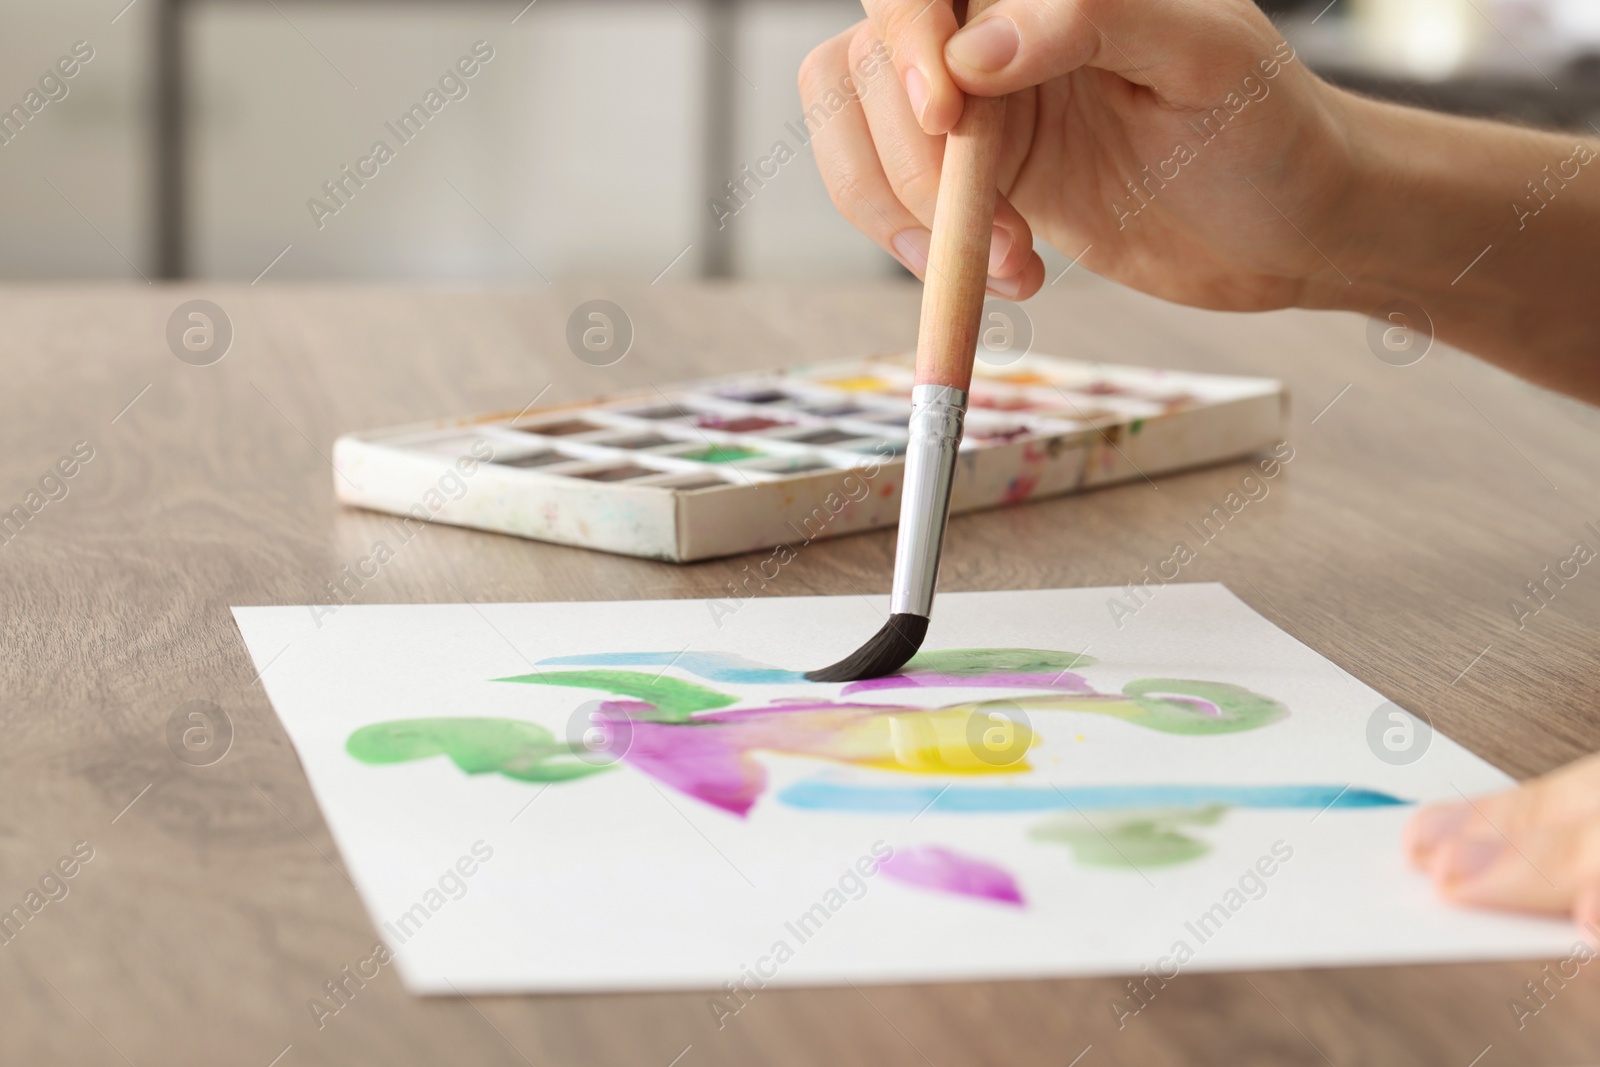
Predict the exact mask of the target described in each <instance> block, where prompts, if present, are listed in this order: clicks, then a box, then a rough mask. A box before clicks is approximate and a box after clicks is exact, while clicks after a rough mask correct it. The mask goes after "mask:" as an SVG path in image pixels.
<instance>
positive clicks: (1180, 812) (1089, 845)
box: [1028, 804, 1228, 869]
mask: <svg viewBox="0 0 1600 1067" xmlns="http://www.w3.org/2000/svg"><path fill="white" fill-rule="evenodd" d="M1227 810H1228V806H1227V805H1226V804H1207V805H1204V806H1203V807H1198V808H1153V809H1149V810H1144V811H1119V812H1104V813H1096V815H1095V817H1094V818H1093V819H1092V820H1091V819H1090V818H1089V817H1088V816H1087V815H1061V816H1057V817H1055V818H1051V819H1046V820H1045V821H1043V822H1041V823H1038V824H1036V825H1035V826H1033V827H1032V828H1031V829H1030V830H1029V831H1028V837H1029V838H1031V839H1032V840H1034V841H1041V842H1045V843H1048V844H1060V845H1066V846H1067V847H1068V848H1070V849H1071V850H1072V857H1073V859H1075V860H1076V861H1077V862H1079V863H1081V864H1084V865H1085V866H1089V867H1124V868H1128V869H1134V868H1143V867H1169V866H1172V865H1174V864H1178V863H1188V862H1189V861H1190V860H1194V859H1198V858H1199V857H1201V856H1203V855H1205V854H1206V853H1207V852H1210V851H1211V846H1210V845H1209V844H1208V843H1206V842H1205V841H1202V840H1200V839H1199V838H1197V837H1190V836H1189V835H1188V834H1186V833H1184V832H1183V830H1182V829H1180V827H1185V826H1214V825H1216V823H1217V822H1218V820H1220V819H1221V818H1222V816H1223V814H1224V813H1225V812H1227Z"/></svg>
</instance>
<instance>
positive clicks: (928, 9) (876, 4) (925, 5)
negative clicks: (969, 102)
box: [862, 0, 964, 134]
mask: <svg viewBox="0 0 1600 1067" xmlns="http://www.w3.org/2000/svg"><path fill="white" fill-rule="evenodd" d="M862 6H863V7H864V8H866V11H867V18H868V19H869V20H870V21H871V23H872V27H873V29H874V30H875V31H876V33H877V37H878V40H880V41H882V42H883V43H884V45H885V46H886V48H887V50H888V52H889V54H890V55H891V56H892V57H893V59H894V68H895V72H896V74H897V76H898V77H899V79H900V84H901V85H902V86H903V91H904V92H905V95H906V98H907V101H908V103H909V106H910V109H911V111H912V113H913V114H914V115H916V116H917V117H918V120H919V122H920V124H921V126H922V129H923V130H924V131H926V132H927V133H932V134H940V133H949V132H950V128H951V127H952V126H954V125H955V124H956V120H957V119H959V118H960V117H961V105H962V103H963V100H964V98H963V96H962V93H961V90H959V89H957V88H956V86H955V83H954V82H953V81H951V80H950V73H949V71H947V70H946V69H945V63H944V46H945V42H946V41H948V40H950V36H951V34H953V33H955V32H956V16H955V12H954V11H952V10H951V6H950V0H863V3H862Z"/></svg>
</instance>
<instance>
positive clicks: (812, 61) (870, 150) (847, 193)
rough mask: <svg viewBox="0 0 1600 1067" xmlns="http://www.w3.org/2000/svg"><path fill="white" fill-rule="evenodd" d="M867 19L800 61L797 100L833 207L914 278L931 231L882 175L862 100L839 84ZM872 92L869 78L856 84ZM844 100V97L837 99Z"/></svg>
mask: <svg viewBox="0 0 1600 1067" xmlns="http://www.w3.org/2000/svg"><path fill="white" fill-rule="evenodd" d="M862 28H866V29H867V30H868V31H869V32H870V27H869V26H868V25H867V24H866V23H862V24H860V26H857V27H853V28H852V29H849V30H846V31H845V32H844V33H842V34H840V35H839V36H837V37H834V38H832V39H830V40H828V41H824V42H823V43H822V44H821V45H818V46H817V48H816V49H815V50H814V51H813V52H812V53H811V54H810V55H809V56H807V57H806V59H805V62H804V63H802V64H801V65H800V102H801V104H802V106H804V108H805V110H806V124H807V126H808V128H810V129H811V130H812V135H811V147H812V151H813V153H814V154H815V155H816V158H817V169H818V170H819V171H821V172H822V181H823V184H824V185H826V186H827V187H828V196H829V197H831V198H832V200H833V203H834V206H835V207H837V208H838V209H839V213H840V214H842V215H843V216H844V217H845V219H847V220H848V221H849V222H850V224H851V225H853V226H854V227H855V228H856V229H858V230H860V231H861V232H862V233H864V234H866V235H867V236H868V237H870V238H871V239H872V240H873V241H876V242H877V243H878V244H879V245H880V246H882V247H883V248H884V250H886V251H887V252H888V253H889V254H890V255H892V256H894V257H895V258H896V259H898V260H899V261H900V262H901V264H902V265H903V266H904V267H905V268H906V269H907V270H909V271H911V272H912V273H913V274H916V275H917V276H918V277H921V276H922V272H923V271H924V270H926V269H927V265H928V246H929V242H930V241H931V240H932V237H933V235H932V233H931V231H930V230H929V229H928V227H927V225H925V224H924V223H923V222H922V220H920V219H918V218H917V216H916V215H914V214H912V213H911V212H910V211H909V210H907V208H906V206H905V205H904V204H902V203H901V202H900V198H899V197H897V196H896V195H895V193H894V189H893V188H892V187H891V186H890V184H889V179H888V177H887V176H885V174H884V170H883V165H882V163H881V162H879V159H878V149H877V146H876V145H875V144H874V143H873V140H872V132H871V130H870V129H869V128H868V126H867V118H866V115H865V113H864V112H863V110H862V107H861V102H860V100H859V99H858V98H857V97H855V96H844V95H843V94H842V91H841V89H840V85H841V84H842V82H843V79H844V78H845V77H846V76H847V75H848V73H849V69H850V49H851V41H852V39H853V38H854V37H855V36H856V35H857V33H858V31H859V30H860V29H862ZM863 87H865V91H866V92H867V94H868V95H871V88H870V79H864V80H863V81H862V82H859V83H857V89H858V91H859V90H861V89H863ZM841 101H842V102H841Z"/></svg>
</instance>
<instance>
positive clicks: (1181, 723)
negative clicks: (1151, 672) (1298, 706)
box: [1122, 678, 1289, 734]
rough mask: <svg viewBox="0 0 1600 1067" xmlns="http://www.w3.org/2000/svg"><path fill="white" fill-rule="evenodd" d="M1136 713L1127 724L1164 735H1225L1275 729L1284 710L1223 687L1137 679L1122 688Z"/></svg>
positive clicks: (1240, 689)
mask: <svg viewBox="0 0 1600 1067" xmlns="http://www.w3.org/2000/svg"><path fill="white" fill-rule="evenodd" d="M1122 692H1123V694H1124V695H1125V696H1128V697H1131V698H1132V700H1133V702H1134V703H1135V704H1137V705H1138V706H1139V708H1140V711H1141V712H1142V714H1141V715H1135V716H1128V717H1127V718H1128V721H1129V722H1135V723H1138V724H1139V725H1140V726H1147V727H1149V728H1150V729H1152V730H1160V731H1161V732H1163V733H1169V734H1231V733H1237V732H1239V731H1241V730H1255V729H1259V728H1260V727H1263V726H1266V725H1269V724H1270V723H1275V722H1277V721H1278V720H1279V719H1281V718H1283V717H1285V716H1286V715H1288V714H1289V709H1288V708H1286V707H1284V706H1283V705H1282V704H1280V703H1278V702H1277V701H1276V700H1273V699H1272V698H1271V697H1264V696H1262V695H1261V694H1260V693H1252V692H1251V691H1250V690H1248V689H1246V688H1244V686H1241V685H1230V684H1228V683H1227V682H1196V681H1180V680H1178V679H1175V678H1143V679H1140V680H1139V681H1137V682H1129V683H1128V684H1127V685H1125V686H1123V687H1122Z"/></svg>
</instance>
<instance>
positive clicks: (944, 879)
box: [879, 845, 1027, 908]
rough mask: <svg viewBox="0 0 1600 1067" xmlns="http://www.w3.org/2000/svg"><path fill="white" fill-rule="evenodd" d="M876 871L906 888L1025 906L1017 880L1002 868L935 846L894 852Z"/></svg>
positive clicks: (916, 846) (915, 847)
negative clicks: (902, 883) (910, 886)
mask: <svg viewBox="0 0 1600 1067" xmlns="http://www.w3.org/2000/svg"><path fill="white" fill-rule="evenodd" d="M879 870H881V871H882V872H883V873H884V874H886V875H888V876H889V877H890V878H893V879H894V880H895V881H897V882H904V883H906V884H907V885H914V886H920V887H921V888H923V889H932V890H935V891H937V892H940V893H955V894H958V895H960V896H966V897H978V898H979V899H982V900H992V901H994V902H995V903H997V904H1009V905H1011V906H1013V907H1018V908H1022V907H1027V902H1026V901H1024V900H1023V899H1022V890H1021V889H1019V888H1018V887H1017V880H1016V879H1015V878H1013V877H1011V875H1010V873H1009V872H1007V871H1006V870H1005V869H1004V868H1001V867H997V866H995V865H994V864H992V863H989V862H988V861H987V860H980V859H977V858H975V857H973V856H964V855H962V854H961V853H959V852H952V851H950V850H949V849H947V848H940V847H939V846H938V845H913V846H911V847H910V848H899V849H895V851H894V855H892V856H890V857H889V858H888V859H886V860H884V861H883V863H882V865H881V866H880V867H879Z"/></svg>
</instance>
